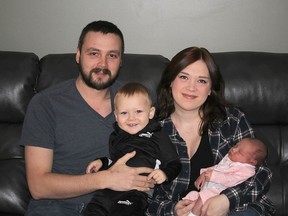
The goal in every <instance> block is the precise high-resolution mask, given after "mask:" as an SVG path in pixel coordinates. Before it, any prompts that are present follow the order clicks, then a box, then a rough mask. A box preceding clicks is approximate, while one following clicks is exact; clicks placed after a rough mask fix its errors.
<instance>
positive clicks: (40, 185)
mask: <svg viewBox="0 0 288 216" xmlns="http://www.w3.org/2000/svg"><path fill="white" fill-rule="evenodd" d="M134 155H135V152H134V153H129V154H126V155H125V156H123V157H122V158H120V159H119V160H118V161H117V162H116V163H115V164H114V165H113V166H112V167H111V168H110V169H109V170H105V171H100V172H97V173H93V174H85V175H65V174H57V173H52V172H51V170H52V163H53V151H52V150H50V149H45V148H41V147H34V146H26V147H25V158H26V159H25V160H26V173H27V180H28V185H29V189H30V192H31V194H32V196H33V198H34V199H65V198H71V197H76V196H80V195H83V194H87V193H90V192H92V191H95V190H98V189H104V188H110V189H112V190H123V191H124V190H131V189H137V190H141V191H148V190H149V187H153V184H151V183H150V182H148V181H147V177H146V176H140V175H139V174H140V173H150V172H151V171H152V169H150V168H130V167H128V166H126V165H125V164H126V162H127V161H128V160H129V159H130V158H132V157H133V156H134Z"/></svg>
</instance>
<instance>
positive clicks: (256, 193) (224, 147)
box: [147, 107, 275, 216]
mask: <svg viewBox="0 0 288 216" xmlns="http://www.w3.org/2000/svg"><path fill="white" fill-rule="evenodd" d="M226 112H227V119H226V120H224V121H222V122H217V123H215V124H214V128H215V129H214V130H210V129H209V130H208V136H209V142H210V146H211V149H212V153H213V157H214V164H217V163H219V161H220V160H221V159H222V158H223V157H224V156H225V155H226V153H227V152H228V151H229V149H230V148H231V147H232V146H234V145H235V144H236V143H238V142H239V141H240V140H241V139H243V138H245V137H254V132H253V130H252V128H251V126H250V124H249V123H248V121H247V119H246V117H245V115H244V114H243V113H242V112H241V111H240V110H239V109H237V108H235V107H227V109H226ZM162 125H163V129H164V130H165V131H166V132H167V133H168V134H169V137H170V139H171V141H172V142H173V143H174V144H175V146H176V147H177V151H178V154H179V157H180V160H181V163H182V171H181V173H180V174H179V176H178V177H177V178H176V179H175V180H174V181H172V182H171V183H170V184H162V185H159V186H156V187H155V191H154V195H153V198H152V199H149V200H148V201H149V208H148V211H147V215H157V216H158V215H163V216H164V215H165V216H166V215H167V216H168V215H174V213H173V210H174V206H175V204H176V203H177V201H178V200H179V199H180V194H181V193H182V192H183V191H186V190H187V188H188V185H189V179H190V159H189V157H188V154H187V147H186V143H185V141H184V140H183V139H182V138H181V137H180V135H179V133H178V132H177V130H176V129H175V126H174V124H173V122H172V120H171V118H170V117H168V118H167V119H165V120H163V121H162ZM271 179H272V173H271V171H270V169H268V168H267V167H266V166H260V167H259V168H257V169H256V174H255V176H253V177H251V178H250V179H248V180H246V181H245V182H243V183H241V184H239V185H237V186H234V187H231V188H228V189H226V190H224V191H222V192H221V194H225V195H226V196H227V198H228V199H229V202H230V211H239V210H245V209H246V208H247V206H250V207H253V208H254V209H255V210H257V211H258V212H259V214H260V215H274V213H275V208H274V206H273V204H272V203H271V201H270V200H269V199H268V198H267V197H266V196H265V194H266V193H267V191H268V190H269V188H270V184H271ZM244 202H245V203H244Z"/></svg>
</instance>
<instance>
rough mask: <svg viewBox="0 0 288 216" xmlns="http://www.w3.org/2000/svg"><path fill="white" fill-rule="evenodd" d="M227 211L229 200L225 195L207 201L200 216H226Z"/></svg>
mask: <svg viewBox="0 0 288 216" xmlns="http://www.w3.org/2000/svg"><path fill="white" fill-rule="evenodd" d="M228 211H229V200H228V198H227V197H226V196H225V195H223V194H222V195H217V196H215V197H212V198H210V199H208V200H207V201H206V202H205V203H204V205H203V207H202V209H201V216H215V215H217V216H226V215H227V213H228Z"/></svg>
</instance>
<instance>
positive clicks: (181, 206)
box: [174, 199, 195, 216]
mask: <svg viewBox="0 0 288 216" xmlns="http://www.w3.org/2000/svg"><path fill="white" fill-rule="evenodd" d="M194 205H195V201H191V200H188V199H184V200H180V201H179V202H178V203H177V204H176V205H175V208H174V214H175V216H187V215H188V214H189V213H190V212H191V210H192V208H193V207H194Z"/></svg>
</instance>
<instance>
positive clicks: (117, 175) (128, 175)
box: [106, 151, 154, 191]
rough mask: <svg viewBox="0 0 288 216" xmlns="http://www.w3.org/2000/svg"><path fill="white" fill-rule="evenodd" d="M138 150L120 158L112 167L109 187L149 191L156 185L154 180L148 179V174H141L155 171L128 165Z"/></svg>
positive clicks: (112, 188)
mask: <svg viewBox="0 0 288 216" xmlns="http://www.w3.org/2000/svg"><path fill="white" fill-rule="evenodd" d="M135 154H136V152H135V151H133V152H131V153H127V154H126V155H124V156H123V157H122V158H120V159H119V160H118V161H117V162H116V163H115V164H114V165H113V166H112V167H111V168H109V169H108V171H109V172H110V175H109V176H110V178H109V179H106V180H107V181H108V188H110V189H111V190H116V191H127V190H139V191H149V190H150V189H151V188H153V187H154V181H152V180H148V178H147V176H143V175H140V174H143V173H146V174H149V173H151V172H152V171H153V169H151V168H147V167H136V168H133V167H128V166H127V165H126V163H127V161H128V160H129V159H131V158H133V157H134V156H135Z"/></svg>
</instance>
